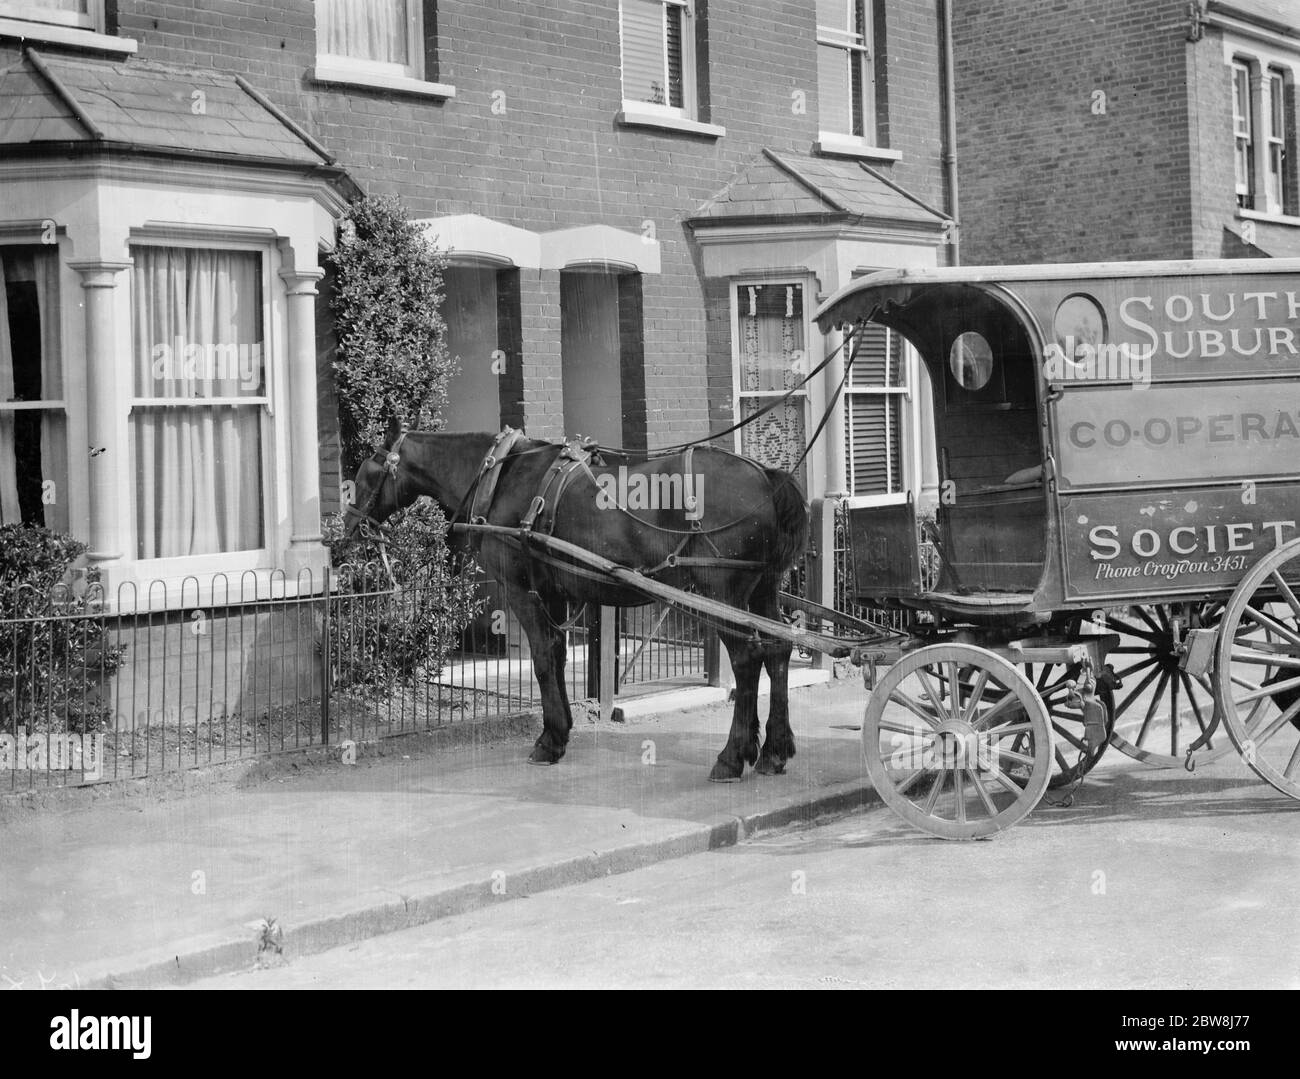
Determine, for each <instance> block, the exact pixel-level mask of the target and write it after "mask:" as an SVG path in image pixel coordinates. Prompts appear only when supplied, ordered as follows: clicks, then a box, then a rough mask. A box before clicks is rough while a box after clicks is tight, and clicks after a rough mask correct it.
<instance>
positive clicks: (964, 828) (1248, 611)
mask: <svg viewBox="0 0 1300 1079" xmlns="http://www.w3.org/2000/svg"><path fill="white" fill-rule="evenodd" d="M816 317H817V320H818V322H819V324H820V326H821V328H822V329H823V331H828V330H830V329H831V328H833V327H836V326H840V325H844V324H849V325H853V324H860V323H861V322H863V321H873V322H876V323H880V324H883V325H885V326H888V327H890V328H891V329H893V330H895V331H897V332H898V333H900V334H902V335H903V336H904V337H906V338H907V339H908V340H909V341H910V342H911V343H912V345H913V346H914V347H915V348H916V349H917V351H918V353H919V355H920V358H921V360H922V361H923V362H924V364H925V368H926V370H927V372H928V374H929V380H930V383H931V386H932V390H933V396H934V405H935V408H934V411H935V417H936V421H935V423H936V442H937V447H938V454H939V463H940V477H939V481H940V482H939V505H938V507H937V514H936V519H935V522H934V527H933V533H934V534H933V535H932V536H931V537H930V538H931V540H932V542H933V545H934V547H935V548H936V549H937V552H938V557H939V563H940V565H939V576H938V581H937V584H936V585H935V586H934V587H932V588H929V589H925V588H923V587H922V581H921V573H920V567H919V561H918V553H917V549H918V523H917V520H916V514H915V509H914V506H913V504H912V503H911V502H910V501H909V502H907V503H905V504H902V505H897V506H889V507H884V508H863V509H854V510H851V511H850V533H851V541H852V547H853V559H854V568H855V571H856V580H857V581H858V583H859V584H858V590H859V591H860V592H861V593H862V598H863V599H869V600H870V602H872V603H873V604H876V605H897V606H902V607H908V608H913V609H917V610H923V611H927V612H929V615H930V621H929V623H928V624H927V627H926V632H925V634H924V635H922V636H918V637H916V638H915V639H913V640H912V641H910V642H909V643H908V644H909V646H908V648H907V649H906V650H905V651H904V652H903V654H902V655H901V657H900V658H899V659H898V660H897V662H895V663H893V664H892V665H891V666H890V667H889V669H888V670H887V671H886V672H885V673H884V674H883V676H882V677H881V678H880V679H879V680H878V681H877V682H876V683H875V685H874V687H873V689H872V692H871V696H870V700H869V702H868V705H867V709H866V715H865V717H864V721H863V730H862V737H863V749H864V755H865V758H866V764H867V770H868V772H869V774H870V776H871V779H872V782H873V783H874V784H875V786H876V788H877V789H878V790H879V792H880V794H881V796H882V797H883V798H884V800H885V801H886V802H887V803H888V804H889V805H890V806H892V807H893V808H894V809H895V810H896V811H897V812H899V813H900V814H901V815H902V816H903V817H904V818H906V819H907V820H909V821H911V822H912V823H914V824H916V825H917V826H919V827H921V828H923V829H924V830H926V831H928V832H931V833H932V834H935V835H939V836H944V837H946V838H954V839H961V838H966V839H969V838H976V837H979V836H985V835H989V834H991V833H994V832H996V831H999V830H1002V829H1004V828H1007V827H1009V826H1010V825H1012V824H1014V823H1016V822H1017V821H1018V820H1020V819H1021V818H1023V817H1024V816H1025V815H1026V814H1027V813H1028V812H1029V811H1030V810H1031V809H1032V808H1033V807H1034V806H1035V805H1036V804H1037V802H1038V801H1039V799H1040V798H1041V797H1042V796H1043V794H1044V792H1045V791H1046V790H1047V788H1048V786H1049V784H1053V785H1060V784H1064V783H1069V782H1071V781H1074V780H1077V779H1079V778H1081V777H1082V776H1083V774H1084V773H1086V772H1087V770H1088V769H1089V768H1091V767H1092V765H1093V764H1095V763H1096V761H1097V759H1098V758H1099V757H1100V755H1101V753H1102V751H1103V750H1104V748H1105V746H1106V745H1107V743H1108V742H1109V744H1111V745H1114V746H1115V747H1116V748H1118V749H1119V750H1120V751H1122V752H1124V753H1126V754H1128V755H1130V756H1132V757H1134V758H1136V759H1138V760H1142V761H1145V762H1147V763H1151V764H1157V765H1185V766H1186V767H1188V768H1189V769H1194V768H1195V766H1196V764H1197V763H1199V762H1204V761H1207V760H1211V759H1213V758H1215V757H1217V756H1219V755H1221V754H1222V753H1223V752H1225V751H1226V750H1227V749H1228V748H1229V745H1228V741H1227V740H1226V739H1225V738H1224V735H1223V730H1224V729H1226V732H1227V736H1228V738H1229V739H1231V742H1232V744H1233V745H1235V746H1236V747H1237V749H1238V750H1239V751H1240V752H1241V753H1242V755H1243V757H1244V758H1245V760H1246V762H1247V763H1248V764H1249V765H1250V767H1251V768H1253V769H1254V770H1255V772H1256V773H1258V774H1259V775H1260V776H1261V777H1262V778H1263V779H1265V780H1267V781H1268V782H1269V783H1271V784H1272V785H1273V786H1274V787H1276V788H1277V789H1278V790H1280V791H1283V792H1284V793H1286V794H1288V795H1290V796H1291V797H1293V798H1300V741H1297V728H1298V727H1300V723H1298V722H1297V721H1296V717H1297V715H1300V601H1297V598H1296V594H1295V591H1294V589H1295V588H1296V586H1297V584H1300V541H1297V540H1296V539H1295V537H1296V536H1297V535H1300V532H1298V531H1297V525H1298V523H1300V341H1297V335H1298V334H1300V261H1286V262H1283V261H1264V260H1258V261H1255V260H1250V261H1241V262H1196V263H1131V264H1100V265H1090V266H1025V267H995V268H969V269H967V268H952V269H939V270H926V271H898V272H885V273H878V274H874V275H871V276H869V277H865V278H863V279H861V280H859V281H857V282H855V283H853V284H852V285H850V286H848V287H847V288H845V289H843V290H842V291H841V292H839V293H838V294H836V295H835V296H832V297H831V298H830V299H829V300H828V301H827V302H826V303H825V304H824V305H823V306H822V308H821V310H820V311H819V312H818V313H817V316H816Z"/></svg>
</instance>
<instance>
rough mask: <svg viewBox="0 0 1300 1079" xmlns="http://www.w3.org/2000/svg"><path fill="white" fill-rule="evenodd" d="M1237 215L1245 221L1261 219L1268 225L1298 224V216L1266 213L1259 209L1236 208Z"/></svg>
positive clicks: (1299, 223) (1299, 218) (1299, 220)
mask: <svg viewBox="0 0 1300 1079" xmlns="http://www.w3.org/2000/svg"><path fill="white" fill-rule="evenodd" d="M1237 216H1238V217H1240V218H1242V219H1244V220H1246V221H1263V222H1265V223H1266V224H1269V225H1300V217H1292V216H1291V215H1289V214H1268V213H1264V212H1263V211H1261V210H1238V211H1237Z"/></svg>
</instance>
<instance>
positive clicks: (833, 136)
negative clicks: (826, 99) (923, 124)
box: [813, 0, 879, 147]
mask: <svg viewBox="0 0 1300 1079" xmlns="http://www.w3.org/2000/svg"><path fill="white" fill-rule="evenodd" d="M841 3H842V4H843V5H844V7H845V14H846V16H847V17H846V19H845V25H846V26H852V25H854V24H855V23H857V22H858V21H859V19H860V20H861V25H862V31H861V32H860V33H859V32H858V31H856V30H849V29H840V28H839V27H834V26H824V25H822V24H821V23H815V24H814V25H815V27H816V34H815V37H816V41H817V78H818V93H817V105H818V116H817V128H818V137H819V139H820V140H821V141H822V142H824V143H827V144H831V143H841V142H842V141H843V140H845V139H855V140H861V142H862V143H863V144H864V146H868V147H869V146H874V145H875V144H876V142H877V141H878V138H879V131H878V125H877V123H876V63H875V57H876V49H875V44H876V42H875V11H874V3H873V0H841ZM813 17H814V19H815V18H816V12H815V10H814V16H813ZM824 49H838V50H840V51H841V52H844V53H847V54H848V55H847V56H845V57H842V58H841V61H843V60H848V59H849V58H850V57H853V56H854V55H855V54H856V59H855V60H853V61H852V63H851V65H850V69H849V70H850V75H849V94H850V99H849V101H848V112H849V117H850V120H849V127H850V128H851V129H852V128H854V127H856V126H858V124H857V122H856V121H855V120H854V116H855V113H856V114H857V115H858V117H859V118H860V127H861V130H849V131H836V130H835V129H833V128H831V127H830V126H829V125H827V124H825V123H824V122H823V121H822V116H823V115H824V113H825V110H823V108H822V99H821V64H822V56H823V54H822V50H824ZM854 72H856V73H857V80H858V82H859V86H858V87H857V90H856V94H855V91H854V87H853V82H854V78H853V73H854Z"/></svg>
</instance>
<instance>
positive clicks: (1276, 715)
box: [1214, 541, 1300, 798]
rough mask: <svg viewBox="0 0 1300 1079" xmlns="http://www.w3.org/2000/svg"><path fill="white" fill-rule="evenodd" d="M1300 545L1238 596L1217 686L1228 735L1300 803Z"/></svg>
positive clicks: (1259, 566) (1227, 617) (1268, 560)
mask: <svg viewBox="0 0 1300 1079" xmlns="http://www.w3.org/2000/svg"><path fill="white" fill-rule="evenodd" d="M1297 592H1300V541H1296V542H1292V543H1288V544H1286V545H1285V546H1283V547H1279V548H1278V549H1277V550H1275V551H1272V552H1270V553H1269V554H1268V555H1266V556H1265V557H1264V558H1262V559H1260V561H1259V562H1257V563H1256V564H1255V566H1254V567H1253V568H1252V569H1251V571H1250V572H1249V573H1248V574H1246V576H1245V578H1243V580H1242V582H1241V584H1239V585H1238V586H1237V590H1236V591H1235V592H1234V593H1233V594H1232V599H1231V600H1230V601H1229V603H1228V609H1227V611H1226V612H1225V613H1224V616H1223V622H1222V624H1221V626H1220V630H1219V641H1218V652H1217V655H1216V657H1215V668H1214V669H1215V678H1214V689H1215V695H1216V697H1217V698H1218V704H1219V710H1220V715H1222V717H1223V725H1224V726H1225V727H1226V728H1227V730H1228V736H1229V737H1230V738H1231V739H1232V743H1233V745H1235V746H1236V747H1237V751H1238V752H1239V753H1240V754H1241V756H1242V759H1243V760H1245V762H1246V763H1247V764H1248V765H1250V767H1251V768H1252V769H1253V770H1254V772H1255V774H1256V775H1258V776H1259V777H1260V778H1261V779H1263V780H1264V781H1265V782H1266V783H1270V784H1272V785H1273V786H1274V787H1276V788H1277V789H1278V790H1280V791H1281V792H1282V793H1283V794H1288V795H1290V796H1291V797H1292V798H1300V599H1297V598H1296V597H1297Z"/></svg>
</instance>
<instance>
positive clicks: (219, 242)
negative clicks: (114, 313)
mask: <svg viewBox="0 0 1300 1079" xmlns="http://www.w3.org/2000/svg"><path fill="white" fill-rule="evenodd" d="M131 247H165V248H190V249H194V250H199V251H252V252H255V253H257V254H258V255H259V256H260V262H261V267H262V340H263V348H262V356H263V364H264V370H265V380H266V392H265V394H264V395H263V396H261V397H240V398H237V399H232V398H224V397H205V398H200V399H197V400H196V401H195V402H194V404H195V406H196V407H197V406H206V407H211V406H213V405H221V404H228V403H230V402H231V401H232V400H238V402H239V404H240V405H257V406H258V407H259V408H260V410H261V414H260V422H259V424H258V435H259V437H260V438H261V454H260V456H261V462H262V546H261V547H258V548H255V549H250V550H246V551H217V552H214V553H212V554H201V555H172V556H169V557H166V558H140V557H139V556H138V555H137V554H136V552H137V551H138V550H139V548H140V537H139V533H138V531H137V529H138V524H139V519H140V517H139V505H138V500H139V494H140V493H139V488H138V484H137V482H136V473H137V469H138V462H137V461H136V459H135V438H134V437H133V436H132V425H131V415H132V413H133V412H134V411H135V409H136V407H137V406H148V405H151V404H163V403H166V405H167V407H173V408H177V407H179V408H183V407H185V406H184V405H177V404H176V398H171V397H167V398H155V397H137V396H136V393H135V378H136V371H135V362H136V352H135V338H134V333H132V335H131V338H130V340H131V351H130V353H129V356H128V359H127V363H126V365H125V366H126V371H125V372H121V371H119V376H124V377H126V378H128V379H129V386H130V389H129V391H128V396H127V408H126V422H125V424H124V426H123V427H122V428H120V430H121V431H122V434H121V435H120V437H124V438H125V439H126V449H127V454H126V456H127V459H128V460H129V462H130V467H129V469H128V471H127V475H126V476H125V477H124V478H123V483H124V484H125V486H126V487H127V489H128V490H129V492H130V498H129V501H128V503H127V504H128V505H129V511H128V512H129V513H130V520H131V529H130V536H131V542H130V555H129V560H130V562H131V563H132V573H133V575H134V577H135V579H136V580H138V581H148V580H150V579H165V578H176V577H179V576H181V575H182V574H184V575H186V576H198V577H200V580H203V579H204V578H206V577H209V576H212V575H215V574H220V573H225V574H227V575H230V579H231V580H232V581H233V580H234V576H233V575H234V574H236V573H243V572H246V571H249V570H259V569H264V568H265V567H266V566H268V565H272V564H273V560H274V554H275V552H276V551H277V550H279V549H280V548H281V547H282V546H283V544H282V543H281V537H280V536H279V535H278V534H277V524H276V518H275V507H276V503H277V499H276V495H277V492H278V489H279V484H280V482H281V480H280V477H279V469H278V467H277V461H280V460H283V458H282V457H281V456H280V452H279V449H280V448H279V446H278V445H277V431H276V423H275V404H276V401H277V400H278V398H279V396H280V393H279V390H280V386H281V384H282V382H281V379H282V373H281V370H280V366H281V363H282V358H281V353H282V349H281V348H280V344H279V338H278V334H277V333H276V329H277V324H276V322H275V310H276V306H277V305H276V304H275V303H274V302H273V301H274V299H275V297H274V295H273V292H272V289H273V288H274V287H275V282H276V281H277V278H276V277H275V275H274V273H273V272H272V271H273V267H272V265H271V251H270V249H269V248H268V247H267V246H266V245H265V244H261V243H257V242H253V241H248V240H239V239H235V238H233V237H232V238H230V239H225V238H224V237H216V236H214V237H212V238H211V239H195V238H190V237H175V238H171V237H156V236H148V237H136V236H133V237H132V238H131ZM129 276H130V279H131V283H130V286H129V287H128V289H127V290H126V291H127V302H128V311H129V312H130V313H131V323H130V325H131V326H132V327H133V328H134V325H135V319H134V314H135V292H134V289H135V275H134V273H132V274H130V275H129Z"/></svg>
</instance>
